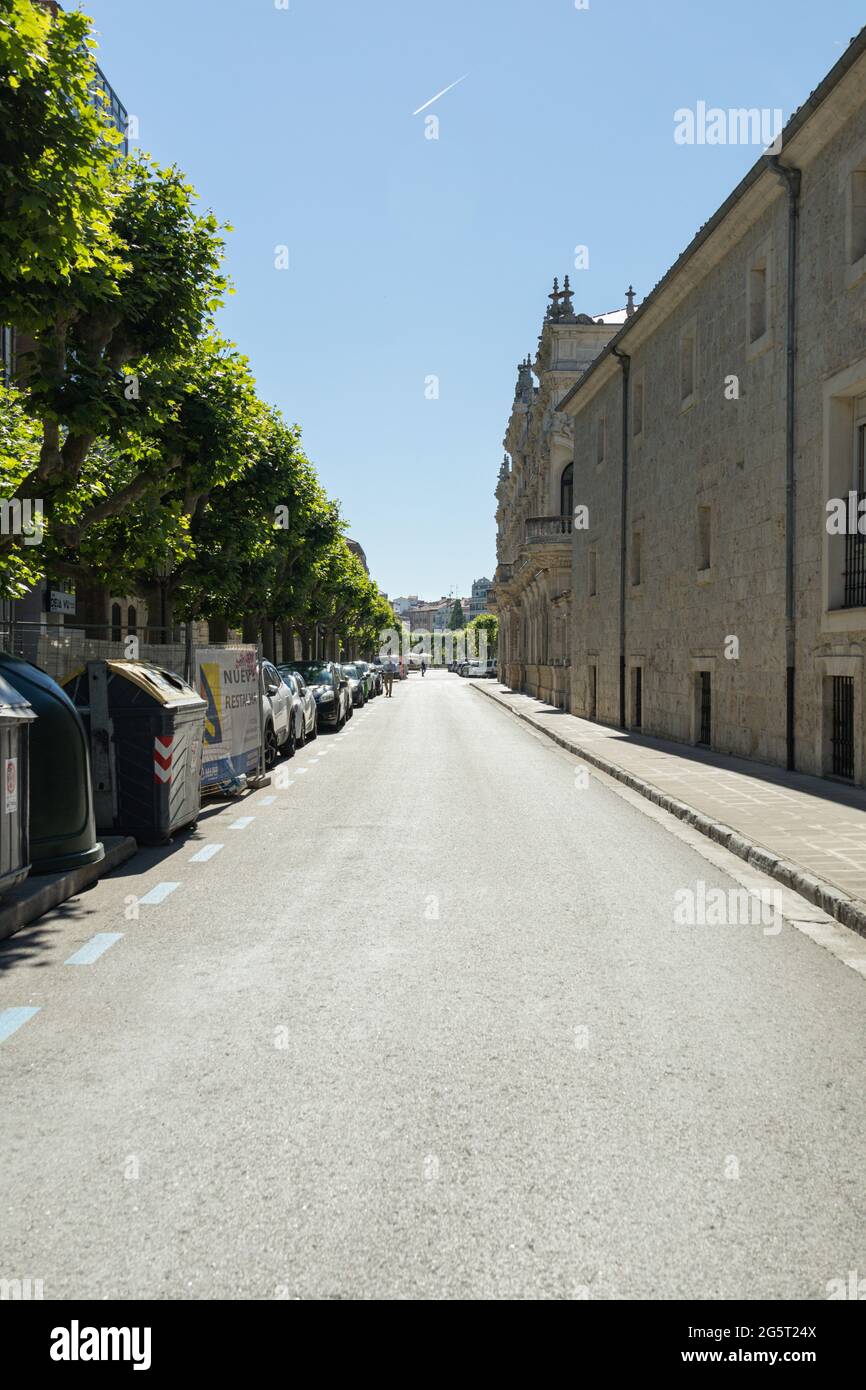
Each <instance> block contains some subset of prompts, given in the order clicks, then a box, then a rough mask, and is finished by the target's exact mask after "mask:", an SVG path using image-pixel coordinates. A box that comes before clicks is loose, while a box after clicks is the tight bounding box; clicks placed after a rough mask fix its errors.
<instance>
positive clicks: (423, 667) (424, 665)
mask: <svg viewBox="0 0 866 1390" xmlns="http://www.w3.org/2000/svg"><path fill="white" fill-rule="evenodd" d="M426 674H427V662H426V661H425V660H424V658H423V656H422V658H421V675H422V676H426Z"/></svg>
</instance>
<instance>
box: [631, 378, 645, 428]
mask: <svg viewBox="0 0 866 1390" xmlns="http://www.w3.org/2000/svg"><path fill="white" fill-rule="evenodd" d="M631 411H632V425H631V432H632V434H633V435H639V434H643V381H636V382H635V383H634V386H633V387H632V393H631Z"/></svg>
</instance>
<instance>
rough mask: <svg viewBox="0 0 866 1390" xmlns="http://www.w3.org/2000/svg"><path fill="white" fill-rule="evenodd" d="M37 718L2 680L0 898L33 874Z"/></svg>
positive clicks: (0, 724)
mask: <svg viewBox="0 0 866 1390" xmlns="http://www.w3.org/2000/svg"><path fill="white" fill-rule="evenodd" d="M35 718H36V715H35V714H34V713H33V710H32V709H31V707H30V705H29V704H28V703H27V701H26V700H25V699H24V696H23V695H19V694H18V691H17V690H15V688H14V687H13V686H11V685H10V684H9V682H8V681H5V680H4V679H3V677H2V676H0V772H2V775H3V786H2V796H3V810H2V812H0V814H2V817H3V819H2V822H0V826H2V828H0V894H3V893H7V892H8V891H9V889H10V888H14V887H15V886H16V884H19V883H21V882H22V881H23V880H24V879H25V878H26V877H27V875H28V873H29V872H30V752H29V744H30V725H31V724H32V723H33V721H34V719H35Z"/></svg>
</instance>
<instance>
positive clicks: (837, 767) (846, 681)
mask: <svg viewBox="0 0 866 1390" xmlns="http://www.w3.org/2000/svg"><path fill="white" fill-rule="evenodd" d="M830 749H831V770H832V773H833V776H834V777H846V778H853V776H854V677H853V676H834V677H833V723H832V726H831V730H830Z"/></svg>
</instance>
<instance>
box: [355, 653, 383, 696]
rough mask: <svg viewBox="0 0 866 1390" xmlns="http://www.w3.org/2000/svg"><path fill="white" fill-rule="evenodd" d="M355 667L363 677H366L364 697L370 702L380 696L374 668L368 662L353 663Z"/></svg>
mask: <svg viewBox="0 0 866 1390" xmlns="http://www.w3.org/2000/svg"><path fill="white" fill-rule="evenodd" d="M352 665H353V666H357V668H358V670H359V671H360V672H361V675H362V676H363V677H364V695H365V696H366V698H367V699H368V700H372V699H373V698H374V696H376V695H378V694H379V691H378V690H377V689H376V681H375V679H374V676H373V668H372V666H371V665H370V663H369V662H368V661H353V662H352Z"/></svg>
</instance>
